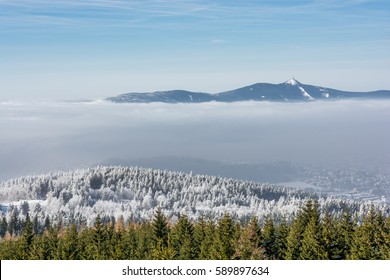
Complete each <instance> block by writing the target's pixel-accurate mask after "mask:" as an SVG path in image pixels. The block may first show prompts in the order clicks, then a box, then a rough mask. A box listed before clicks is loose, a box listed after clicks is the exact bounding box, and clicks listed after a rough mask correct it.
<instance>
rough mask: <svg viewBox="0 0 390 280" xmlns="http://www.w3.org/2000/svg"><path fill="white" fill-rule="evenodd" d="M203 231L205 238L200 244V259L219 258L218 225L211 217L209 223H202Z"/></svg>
mask: <svg viewBox="0 0 390 280" xmlns="http://www.w3.org/2000/svg"><path fill="white" fill-rule="evenodd" d="M199 231H200V229H199ZM202 231H204V237H203V239H201V238H199V240H201V243H200V246H199V257H198V258H199V259H200V260H212V259H217V258H218V255H219V254H218V248H217V227H216V224H215V223H214V221H213V220H212V219H209V220H208V221H207V223H205V224H203V223H202Z"/></svg>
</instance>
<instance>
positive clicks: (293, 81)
mask: <svg viewBox="0 0 390 280" xmlns="http://www.w3.org/2000/svg"><path fill="white" fill-rule="evenodd" d="M284 83H285V84H288V85H292V86H296V85H299V84H300V82H298V81H297V80H296V79H295V78H292V79H290V80H288V81H286V82H284Z"/></svg>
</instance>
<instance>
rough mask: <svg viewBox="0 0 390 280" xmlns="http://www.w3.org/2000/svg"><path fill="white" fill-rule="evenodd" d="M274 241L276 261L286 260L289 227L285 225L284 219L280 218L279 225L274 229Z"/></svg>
mask: <svg viewBox="0 0 390 280" xmlns="http://www.w3.org/2000/svg"><path fill="white" fill-rule="evenodd" d="M275 232H276V239H275V248H276V259H277V260H284V259H285V258H286V251H287V236H288V232H289V227H288V225H287V220H286V218H285V217H282V220H281V222H280V224H279V225H278V226H277V227H276V230H275Z"/></svg>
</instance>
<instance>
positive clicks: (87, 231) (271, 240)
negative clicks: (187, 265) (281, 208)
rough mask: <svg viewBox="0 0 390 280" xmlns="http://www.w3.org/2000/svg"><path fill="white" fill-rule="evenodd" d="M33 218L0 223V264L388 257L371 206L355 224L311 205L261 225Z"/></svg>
mask: <svg viewBox="0 0 390 280" xmlns="http://www.w3.org/2000/svg"><path fill="white" fill-rule="evenodd" d="M34 221H36V218H35V217H34V218H30V216H29V215H27V216H26V218H25V220H23V221H12V220H11V221H9V222H7V220H5V219H3V220H2V221H1V224H0V234H1V241H0V259H3V260H4V259H38V260H61V259H62V260H81V259H90V260H100V259H105V260H109V259H114V260H121V259H156V260H175V259H183V260H196V259H200V260H209V259H210V260H230V259H237V260H239V259H243V260H249V259H277V260H313V259H314V260H337V259H364V260H365V259H387V260H389V259H390V217H389V216H385V215H384V214H383V213H382V212H381V211H378V210H376V209H375V208H374V207H371V209H370V210H369V212H368V213H367V215H365V216H364V217H363V219H362V220H359V219H357V217H356V215H354V213H351V211H350V210H349V209H347V208H346V209H345V210H344V211H342V212H341V213H340V214H338V215H335V214H332V213H331V212H329V211H325V212H324V213H321V212H320V207H319V204H318V202H317V201H316V200H309V201H308V202H307V203H306V204H305V205H304V206H303V207H302V209H300V211H299V212H298V214H297V215H296V217H295V218H294V219H293V220H292V221H287V220H286V219H282V220H280V221H279V220H278V221H275V220H274V219H273V218H272V217H271V216H268V217H267V218H266V219H265V221H264V222H263V223H262V224H259V222H258V220H257V219H256V218H255V217H253V218H252V219H251V220H250V221H249V222H248V223H246V224H242V223H240V222H238V221H236V220H234V219H233V218H232V216H231V215H230V214H229V213H226V214H225V215H224V216H223V217H222V218H220V219H218V220H215V219H212V218H206V217H205V216H202V217H200V219H198V220H197V221H191V220H190V219H189V217H188V216H187V215H180V216H179V218H178V220H177V221H176V222H170V221H168V219H167V217H166V215H165V214H164V213H163V211H162V210H161V209H157V211H156V212H155V214H154V216H153V218H152V219H151V220H146V221H142V222H137V221H131V220H128V221H124V219H123V218H119V219H116V220H107V219H106V220H104V219H102V218H101V217H100V216H97V218H96V219H95V223H94V226H92V227H87V226H81V225H76V224H71V225H61V224H56V223H53V222H51V221H50V219H46V221H45V223H44V224H43V225H39V224H37V223H36V222H34ZM15 222H17V223H18V227H17V228H15V225H14V224H12V223H15Z"/></svg>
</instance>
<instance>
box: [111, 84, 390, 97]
mask: <svg viewBox="0 0 390 280" xmlns="http://www.w3.org/2000/svg"><path fill="white" fill-rule="evenodd" d="M334 98H337V99H340V98H360V99H362V98H365V99H371V98H386V99H388V98H390V90H377V91H372V92H349V91H342V90H337V89H331V88H326V87H319V86H313V85H307V84H302V83H301V82H299V81H298V80H296V79H295V78H292V79H290V80H288V81H285V82H284V83H280V84H270V83H257V84H253V85H249V86H245V87H242V88H238V89H234V90H229V91H225V92H220V93H216V94H211V93H205V92H190V91H186V90H169V91H156V92H146V93H134V92H133V93H131V92H130V93H125V94H121V95H118V96H116V97H110V98H107V100H109V101H112V102H117V103H150V102H163V103H202V102H211V101H215V102H237V101H278V102H296V101H313V100H321V99H334Z"/></svg>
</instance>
